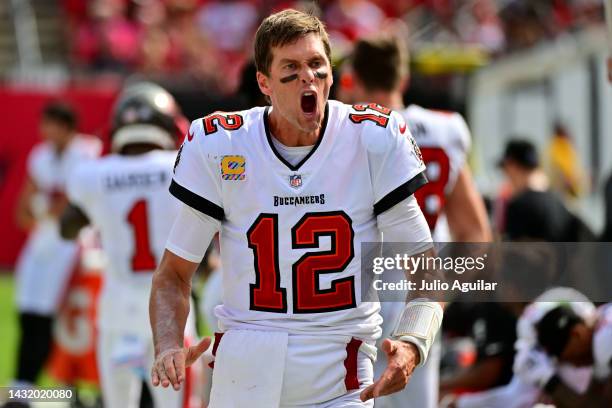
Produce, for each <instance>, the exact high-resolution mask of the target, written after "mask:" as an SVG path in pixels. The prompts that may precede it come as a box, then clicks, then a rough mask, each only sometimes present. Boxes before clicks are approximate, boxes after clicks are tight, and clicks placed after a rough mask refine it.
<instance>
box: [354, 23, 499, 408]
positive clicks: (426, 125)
mask: <svg viewBox="0 0 612 408" xmlns="http://www.w3.org/2000/svg"><path fill="white" fill-rule="evenodd" d="M405 54H406V52H405V51H404V49H403V46H402V44H401V43H400V42H399V41H398V40H397V39H396V38H394V37H392V36H389V35H386V36H379V37H377V38H371V39H361V40H359V41H357V43H356V44H355V48H354V50H353V54H352V58H351V59H350V72H351V73H352V81H351V82H352V89H348V90H343V91H344V93H345V94H347V95H348V97H349V98H351V101H352V102H357V103H369V102H373V103H376V104H379V105H382V106H387V107H389V108H391V109H394V110H395V111H397V112H399V113H400V114H401V115H402V116H403V117H404V119H405V120H406V123H407V124H408V128H409V129H410V131H411V133H412V135H413V136H414V139H415V141H416V143H417V145H418V146H419V148H420V150H421V154H422V156H423V161H424V162H425V164H426V166H427V170H426V175H427V179H428V180H429V183H428V184H427V185H425V186H424V187H423V188H421V189H420V190H418V191H417V192H416V194H415V196H416V198H417V200H418V203H419V206H420V207H421V209H422V211H423V214H424V215H425V218H426V219H427V223H428V225H429V228H430V229H431V231H432V235H433V238H434V241H437V242H448V241H451V240H455V241H459V242H485V241H489V240H490V239H491V231H490V227H489V222H488V219H487V214H486V210H485V206H484V202H483V200H482V198H481V196H480V194H479V193H478V192H477V191H476V188H475V186H474V183H473V180H472V176H471V172H470V170H469V166H468V164H467V155H468V153H469V147H470V133H469V129H468V127H467V125H466V123H465V121H464V120H463V118H462V117H461V116H460V115H459V114H458V113H452V112H437V111H432V110H428V109H424V108H422V107H420V106H417V105H410V106H408V107H407V108H406V107H404V105H403V100H402V95H403V92H404V90H405V88H406V86H407V84H408V72H407V67H408V61H407V57H406V56H405ZM373 61H376V63H372V62H373ZM449 230H450V231H449ZM402 308H403V305H402V304H401V303H398V302H392V303H391V302H383V303H382V304H381V315H382V316H383V319H384V322H383V333H384V334H386V333H388V332H390V331H391V330H392V329H393V327H391V324H389V322H391V323H393V322H395V321H396V319H397V316H398V314H399V313H401V311H402ZM383 338H384V335H383ZM439 363H440V344H439V341H437V342H436V343H435V344H434V347H433V348H432V352H431V354H430V357H429V359H428V362H427V364H426V366H425V367H424V369H423V370H419V371H417V372H415V374H414V375H413V378H412V380H411V381H410V383H409V384H408V386H407V387H406V389H405V390H404V391H402V392H400V393H397V394H393V395H390V396H387V397H383V398H378V399H377V400H376V407H396V406H402V407H419V408H421V407H425V408H427V407H435V406H436V405H437V401H438V375H439ZM385 366H386V359H385V358H384V356H381V357H379V359H378V360H377V362H376V365H375V370H376V372H377V374H378V373H380V372H382V371H383V370H384V368H385Z"/></svg>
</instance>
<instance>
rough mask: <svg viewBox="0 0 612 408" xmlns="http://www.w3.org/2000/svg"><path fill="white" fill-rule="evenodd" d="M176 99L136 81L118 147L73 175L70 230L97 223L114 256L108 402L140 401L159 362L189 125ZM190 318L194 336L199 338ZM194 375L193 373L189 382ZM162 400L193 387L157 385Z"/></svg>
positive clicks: (120, 104)
mask: <svg viewBox="0 0 612 408" xmlns="http://www.w3.org/2000/svg"><path fill="white" fill-rule="evenodd" d="M180 117H181V114H180V112H179V108H178V106H177V105H176V102H175V101H174V98H173V97H172V96H171V95H170V94H169V93H168V92H166V91H165V90H164V89H163V88H161V87H159V86H157V85H155V84H152V83H137V84H134V85H132V86H129V87H128V88H127V89H125V90H124V91H123V93H122V94H121V95H120V96H119V99H118V101H117V103H116V104H115V107H114V109H113V118H112V121H113V122H112V134H111V150H112V154H110V155H108V156H106V157H103V158H101V159H99V160H96V161H92V162H90V163H85V164H83V165H82V166H79V167H78V168H77V169H76V171H74V172H73V174H72V176H71V177H70V178H69V180H68V188H67V192H68V198H69V200H70V203H71V207H69V208H68V209H67V210H66V212H65V214H64V216H63V217H62V235H63V236H64V237H66V238H74V237H76V236H77V233H78V231H79V230H80V229H81V228H82V227H83V226H85V225H87V224H89V223H91V224H92V225H93V226H95V227H96V228H97V229H98V230H99V232H100V236H101V242H102V248H103V250H104V252H105V254H106V256H107V258H108V263H107V266H106V270H105V271H104V272H105V273H104V283H103V288H102V293H101V295H100V299H99V302H100V303H99V318H98V329H99V337H98V339H99V340H98V347H97V357H98V366H99V370H100V377H101V383H102V397H103V400H104V405H105V406H106V407H109V408H123V407H137V406H138V401H139V399H140V395H141V389H142V381H143V380H145V381H148V380H149V376H148V372H149V369H150V367H151V366H152V364H153V356H154V352H153V347H152V338H151V330H150V327H149V324H148V298H149V292H150V288H151V276H152V273H153V271H154V270H155V268H156V267H157V265H158V260H159V258H160V256H161V253H162V252H163V248H164V245H165V242H166V238H167V236H168V234H169V232H170V228H171V226H172V221H173V219H174V216H175V215H176V214H177V213H178V210H179V208H180V203H179V202H178V201H177V200H175V199H174V198H173V197H172V196H171V195H170V194H169V193H168V186H169V185H170V181H171V180H172V169H173V166H174V162H175V159H176V157H177V152H176V146H177V142H178V139H179V137H180V136H179V135H180V134H181V131H182V129H180V128H179V125H178V123H179V119H180ZM194 325H195V322H194V321H193V320H191V318H190V320H189V321H188V323H187V327H186V329H185V330H186V337H187V338H193V337H194V334H195V326H194ZM189 380H190V379H188V381H189ZM148 385H149V391H150V392H151V396H152V398H153V401H154V405H155V406H156V407H177V408H178V407H180V406H183V401H184V399H185V398H188V394H186V393H188V392H189V389H187V390H184V391H180V392H174V391H173V390H166V389H161V388H153V387H151V384H150V381H148Z"/></svg>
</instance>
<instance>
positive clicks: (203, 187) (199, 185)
mask: <svg viewBox="0 0 612 408" xmlns="http://www.w3.org/2000/svg"><path fill="white" fill-rule="evenodd" d="M219 133H220V132H217V133H216V134H214V135H209V136H207V135H205V133H204V129H203V125H202V120H196V121H194V122H192V124H191V127H190V128H189V134H188V135H187V137H186V138H185V141H184V142H183V145H182V146H181V148H180V149H179V151H178V154H177V157H176V161H175V164H174V177H173V179H172V183H171V184H170V193H172V195H173V196H175V197H176V198H178V199H179V200H180V201H182V202H183V203H185V204H186V205H188V206H189V207H191V208H193V209H195V210H197V211H200V212H201V213H204V214H206V215H208V216H210V217H212V218H214V219H216V220H219V221H222V220H223V218H224V211H223V205H222V202H223V200H222V195H221V170H220V163H219V159H218V157H217V153H216V150H217V149H216V142H217V141H216V140H215V139H216V138H218V137H222V135H221V134H219Z"/></svg>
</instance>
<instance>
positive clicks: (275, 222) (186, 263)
mask: <svg viewBox="0 0 612 408" xmlns="http://www.w3.org/2000/svg"><path fill="white" fill-rule="evenodd" d="M330 54H331V50H330V46H329V40H328V36H327V33H326V31H325V29H324V27H323V25H322V23H321V22H320V21H319V20H318V19H317V18H316V17H314V16H312V15H309V14H305V13H301V12H298V11H295V10H284V11H281V12H279V13H277V14H273V15H271V16H269V17H267V18H266V19H265V20H264V21H263V22H262V24H261V25H260V27H259V29H258V31H257V34H256V36H255V61H256V66H257V80H258V83H259V88H260V89H261V91H262V92H263V93H264V94H265V95H266V96H267V97H269V98H270V100H271V103H272V106H271V107H262V108H253V109H250V110H246V111H242V112H233V113H224V112H216V113H214V114H211V115H209V116H207V117H205V118H202V119H198V120H196V121H194V122H193V123H192V126H191V129H190V131H189V134H188V137H187V140H186V141H185V142H184V144H183V147H182V151H181V154H180V156H179V159H178V164H177V166H176V170H175V175H174V180H173V182H172V185H171V188H170V191H171V192H172V193H173V194H174V195H175V196H177V197H178V198H179V199H181V200H182V201H183V202H184V203H185V206H184V207H183V209H182V210H181V214H180V215H179V217H178V218H177V220H176V222H175V225H174V228H173V230H172V233H171V234H170V237H169V239H168V244H167V246H166V252H165V254H164V257H163V259H162V261H161V264H160V267H159V268H158V269H157V271H156V273H155V275H154V278H153V289H152V292H151V322H152V327H153V332H154V340H155V346H156V354H157V359H156V364H155V367H154V369H153V370H152V373H151V375H152V378H153V382H154V384H160V385H162V386H164V387H168V386H170V385H172V386H173V387H174V388H180V387H181V386H182V383H183V380H184V367H185V366H186V365H188V364H189V363H190V356H191V355H192V352H193V349H190V348H184V347H183V341H182V333H183V326H184V323H185V318H186V316H187V311H188V307H187V305H188V303H187V299H188V296H189V292H190V282H191V277H192V276H193V273H194V271H195V269H196V267H197V265H198V263H199V262H200V261H201V259H202V257H203V255H204V251H205V249H206V247H207V245H208V243H209V242H210V240H211V239H212V237H213V235H214V234H215V233H216V232H217V231H220V244H221V257H222V265H223V276H222V278H223V293H224V298H223V304H222V305H220V306H217V308H216V310H215V311H216V315H217V317H218V319H219V327H220V329H221V330H222V333H218V334H216V336H215V345H214V346H213V349H212V353H213V354H214V355H215V361H214V371H213V383H212V392H211V402H210V406H211V407H247V406H248V407H277V406H287V405H290V406H294V405H300V406H313V407H323V406H325V407H346V406H355V407H371V406H372V405H373V400H372V398H374V397H377V396H380V395H385V394H389V393H392V392H396V391H399V390H401V389H402V388H404V386H405V385H406V383H407V382H408V380H409V377H410V375H411V374H412V371H413V370H414V369H415V367H416V366H417V365H419V364H421V365H422V364H424V363H425V361H426V359H427V354H428V352H429V348H430V346H431V343H432V341H433V337H434V336H435V333H436V332H437V330H438V329H439V326H440V323H441V319H442V307H441V306H440V304H438V303H437V302H429V301H427V300H422V301H417V300H414V301H411V302H409V303H408V304H407V305H406V308H405V311H404V312H403V313H402V315H401V319H400V320H399V321H398V325H397V327H396V330H395V331H394V332H393V334H392V339H386V340H385V341H384V342H383V345H382V350H383V352H384V353H386V354H387V355H388V359H389V366H388V367H387V370H386V371H385V373H384V374H383V375H382V376H381V377H380V378H379V379H378V380H377V381H376V382H374V377H373V367H372V360H373V359H374V357H375V352H376V349H375V346H374V343H375V340H376V339H377V338H378V337H379V336H380V327H379V324H380V316H379V315H378V310H379V305H378V303H376V302H364V301H362V297H361V279H362V276H361V267H360V266H361V265H360V258H361V243H362V242H367V241H377V240H378V239H379V236H380V233H381V232H382V233H383V234H384V236H385V238H387V237H388V238H389V239H390V240H391V241H403V242H414V243H417V244H418V245H415V247H416V248H414V250H415V253H423V252H425V251H426V250H427V251H428V250H429V249H430V248H431V245H432V244H431V234H430V232H429V229H428V228H427V223H426V220H425V218H424V217H423V214H422V212H421V210H420V209H419V207H418V205H417V203H416V200H415V199H414V195H413V194H414V192H415V191H416V190H417V189H418V188H419V187H421V186H422V185H423V184H424V183H426V180H425V176H424V174H423V172H424V169H425V166H424V164H423V162H422V160H421V159H420V155H419V154H418V150H417V149H416V145H415V144H414V143H412V142H411V141H412V137H411V136H410V133H409V131H408V130H407V129H406V126H405V123H404V121H403V119H402V118H401V117H400V116H399V115H397V114H396V113H392V112H391V110H389V109H387V108H384V107H382V106H379V105H375V104H371V105H358V106H353V107H351V106H348V105H344V104H342V103H339V102H336V101H332V100H328V95H329V90H330V87H331V85H332V75H331V74H332V73H331V63H330ZM421 327H426V328H427V330H423V329H420V328H421Z"/></svg>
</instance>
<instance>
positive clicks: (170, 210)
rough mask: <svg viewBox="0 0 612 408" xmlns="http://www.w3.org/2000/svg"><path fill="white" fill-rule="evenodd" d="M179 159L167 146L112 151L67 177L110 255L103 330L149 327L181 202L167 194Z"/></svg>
mask: <svg viewBox="0 0 612 408" xmlns="http://www.w3.org/2000/svg"><path fill="white" fill-rule="evenodd" d="M175 159H176V151H165V150H154V151H151V152H148V153H145V154H141V155H135V156H122V155H117V154H113V155H109V156H106V157H103V158H101V159H99V160H96V161H92V162H89V163H84V164H83V165H82V166H79V167H78V168H77V169H76V171H75V172H74V174H73V175H72V177H71V178H70V179H69V183H68V190H67V191H68V197H69V199H70V201H71V202H72V203H73V204H75V205H76V206H78V207H79V208H81V210H83V212H84V213H85V214H86V215H87V216H88V218H89V220H90V222H91V224H92V225H94V226H95V227H96V228H97V229H98V230H99V232H100V236H101V242H102V248H103V250H104V253H105V254H106V257H107V265H106V268H105V271H104V272H105V274H104V288H103V291H102V295H101V307H100V318H99V319H100V324H101V325H102V327H104V328H116V329H134V330H138V332H143V330H144V332H148V331H149V321H148V301H147V299H148V297H149V292H150V289H151V275H152V273H153V271H154V270H155V268H156V267H157V263H158V262H159V260H160V258H161V256H162V254H163V251H164V247H165V244H166V239H167V238H168V234H169V233H170V229H171V227H172V224H173V221H174V218H175V217H176V215H177V214H178V210H179V208H180V205H181V204H180V202H178V201H177V200H176V199H174V198H173V197H172V196H171V195H170V194H168V186H169V185H170V182H171V180H172V168H173V164H174V160H175ZM134 316H141V317H142V316H144V318H138V319H136V318H135V317H134Z"/></svg>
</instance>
